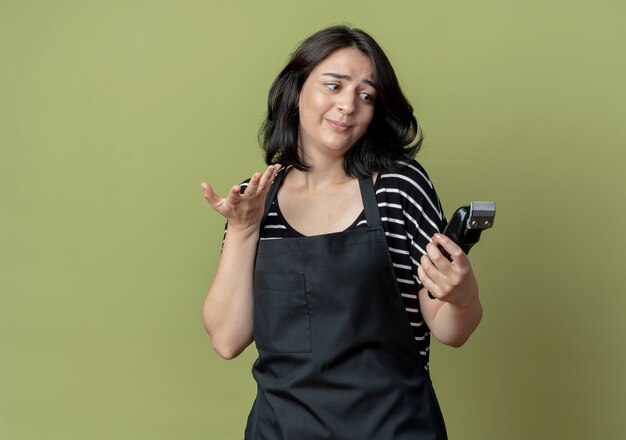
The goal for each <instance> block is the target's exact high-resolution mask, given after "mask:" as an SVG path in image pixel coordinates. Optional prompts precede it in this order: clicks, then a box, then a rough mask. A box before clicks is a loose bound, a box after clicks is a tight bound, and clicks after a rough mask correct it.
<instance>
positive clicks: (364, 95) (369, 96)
mask: <svg viewBox="0 0 626 440" xmlns="http://www.w3.org/2000/svg"><path fill="white" fill-rule="evenodd" d="M359 96H360V97H361V99H362V100H363V101H365V102H373V101H374V96H373V95H372V94H370V93H366V92H361V93H359Z"/></svg>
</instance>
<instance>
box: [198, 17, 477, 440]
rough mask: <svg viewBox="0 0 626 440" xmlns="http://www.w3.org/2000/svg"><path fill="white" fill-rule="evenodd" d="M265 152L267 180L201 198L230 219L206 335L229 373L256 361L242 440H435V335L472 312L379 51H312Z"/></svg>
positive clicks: (463, 260)
mask: <svg viewBox="0 0 626 440" xmlns="http://www.w3.org/2000/svg"><path fill="white" fill-rule="evenodd" d="M260 138H261V139H262V143H263V148H264V150H265V152H266V162H267V164H268V165H269V166H268V168H267V169H266V170H265V171H264V172H263V173H256V174H254V175H253V176H252V177H251V178H250V179H249V181H247V182H246V183H244V184H243V185H235V186H233V187H232V188H231V190H230V192H229V193H228V195H227V196H226V197H224V198H222V197H219V196H218V195H217V194H216V193H215V192H214V191H213V190H212V188H211V187H210V186H209V185H208V184H206V183H203V184H202V187H203V190H204V196H205V198H206V200H207V201H208V202H209V204H210V205H211V207H212V208H213V209H214V210H216V211H217V212H218V213H220V214H221V215H223V216H224V217H225V218H226V220H227V231H226V235H225V240H224V245H223V250H222V255H221V258H220V262H219V266H218V269H217V272H216V275H215V279H214V281H213V284H212V285H211V288H210V290H209V293H208V295H207V299H206V301H205V304H204V314H203V317H204V324H205V327H206V329H207V331H208V333H209V334H210V336H211V341H212V343H213V346H214V348H215V350H216V351H217V353H218V354H219V355H220V356H222V357H224V358H226V359H231V358H234V357H236V356H237V355H239V354H240V353H241V352H242V351H243V350H244V349H245V348H246V347H247V346H248V345H249V344H250V343H252V341H254V342H255V344H256V347H257V349H258V352H259V357H258V359H257V361H256V363H255V364H254V368H253V375H254V378H255V379H256V381H257V384H258V394H257V398H256V400H255V402H254V405H253V408H252V410H251V412H250V416H249V418H248V424H247V428H246V438H247V439H250V440H252V439H272V440H275V439H359V440H365V439H385V440H390V439H394V440H397V439H445V438H446V431H445V426H444V423H443V418H442V416H441V412H440V409H439V405H438V403H437V400H436V397H435V394H434V391H433V389H432V384H431V381H430V378H429V373H428V351H429V341H430V334H432V335H434V336H435V337H436V338H437V339H438V340H439V341H441V342H442V343H444V344H448V345H452V346H460V345H462V344H463V343H464V342H465V341H466V340H467V339H468V338H469V336H470V335H471V334H472V332H473V331H474V330H475V329H476V327H477V326H478V323H479V321H480V319H481V316H482V307H481V304H480V301H479V299H478V286H477V283H476V279H475V277H474V274H473V271H472V268H471V265H470V262H469V260H468V259H467V257H466V256H465V254H464V253H463V251H462V250H461V249H460V248H459V247H458V246H457V245H456V244H455V243H454V242H452V241H451V240H449V239H448V238H446V237H445V236H443V235H442V234H440V233H439V232H440V231H441V230H442V228H443V227H444V226H445V218H444V215H443V213H442V209H441V206H440V204H439V200H438V198H437V195H436V193H435V190H434V188H433V185H432V183H431V182H430V180H429V178H428V175H427V174H426V172H425V171H424V169H423V168H422V167H421V166H420V165H419V164H418V163H417V162H416V161H415V160H414V159H413V157H414V155H415V154H416V152H417V150H418V149H419V146H420V144H421V136H420V132H419V127H418V125H417V122H416V120H415V117H414V116H413V109H412V107H411V106H410V104H409V103H408V102H407V100H406V98H405V97H404V95H403V93H402V91H401V90H400V87H399V85H398V81H397V78H396V75H395V73H394V70H393V68H392V66H391V64H390V62H389V60H388V59H387V57H386V56H385V54H384V52H383V51H382V49H381V48H380V46H379V45H378V44H377V43H376V42H375V41H374V40H373V39H372V37H370V36H369V35H368V34H366V33H365V32H363V31H361V30H358V29H351V28H348V27H345V26H334V27H330V28H327V29H323V30H321V31H319V32H317V33H315V34H313V35H312V36H310V37H309V38H308V39H306V40H305V41H304V42H303V43H302V44H301V45H300V46H299V47H298V49H297V50H296V51H295V52H294V54H293V55H292V57H291V59H290V61H289V62H288V63H287V65H286V67H285V68H284V69H283V70H282V72H281V73H280V74H279V75H278V77H277V78H276V80H275V81H274V84H273V85H272V88H271V90H270V92H269V100H268V112H267V118H266V120H265V122H264V124H263V126H262V128H261V136H260ZM438 246H441V247H442V248H443V249H445V250H446V251H447V252H448V253H449V254H450V255H451V256H452V261H449V260H448V259H447V258H446V257H445V256H444V255H443V254H442V252H441V251H440V250H439V248H438ZM429 292H430V293H431V295H429Z"/></svg>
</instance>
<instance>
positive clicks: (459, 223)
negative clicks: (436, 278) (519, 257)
mask: <svg viewBox="0 0 626 440" xmlns="http://www.w3.org/2000/svg"><path fill="white" fill-rule="evenodd" d="M495 217H496V204H495V203H494V202H472V203H471V204H470V205H468V206H461V207H460V208H459V209H457V210H456V211H455V212H454V214H452V218H450V222H448V226H446V229H445V230H444V231H443V234H444V235H446V236H447V237H449V238H450V239H452V241H454V242H455V243H456V244H458V245H459V247H460V248H461V249H463V251H464V252H465V253H466V254H468V253H469V251H470V249H471V248H472V246H474V245H475V244H476V243H478V240H479V239H480V234H481V232H483V231H484V230H485V229H489V228H491V227H492V226H493V222H494V219H495ZM446 254H447V253H446ZM446 256H447V257H448V258H450V256H449V255H446Z"/></svg>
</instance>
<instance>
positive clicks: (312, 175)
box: [289, 161, 353, 190]
mask: <svg viewBox="0 0 626 440" xmlns="http://www.w3.org/2000/svg"><path fill="white" fill-rule="evenodd" d="M310 165H311V168H309V170H308V171H299V170H297V169H295V168H294V169H291V170H290V172H289V175H290V177H291V178H292V179H293V180H292V182H293V183H295V184H296V185H298V186H303V187H305V188H307V189H311V190H315V189H317V188H321V187H327V186H333V185H341V184H344V183H346V182H349V181H351V180H353V178H352V177H350V176H348V175H347V174H346V173H345V171H344V169H343V162H342V161H336V162H330V163H326V164H320V163H315V164H310Z"/></svg>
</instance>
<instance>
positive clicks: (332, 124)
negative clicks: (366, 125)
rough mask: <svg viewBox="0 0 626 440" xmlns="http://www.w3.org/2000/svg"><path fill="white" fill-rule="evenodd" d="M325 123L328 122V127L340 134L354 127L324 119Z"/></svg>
mask: <svg viewBox="0 0 626 440" xmlns="http://www.w3.org/2000/svg"><path fill="white" fill-rule="evenodd" d="M326 122H328V125H329V126H330V127H331V128H332V129H333V130H335V131H338V132H340V133H343V132H346V131H348V130H350V129H351V128H352V127H354V125H351V124H346V123H345V122H339V121H334V120H332V119H326Z"/></svg>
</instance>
